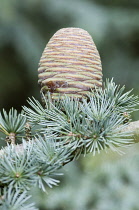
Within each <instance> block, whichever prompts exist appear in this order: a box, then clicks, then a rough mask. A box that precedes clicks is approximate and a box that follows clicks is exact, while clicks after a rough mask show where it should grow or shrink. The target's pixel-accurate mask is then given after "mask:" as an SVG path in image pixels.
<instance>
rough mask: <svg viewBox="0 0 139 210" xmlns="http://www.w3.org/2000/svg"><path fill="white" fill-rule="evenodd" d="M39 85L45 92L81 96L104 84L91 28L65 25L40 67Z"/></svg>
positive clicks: (49, 45) (44, 56) (54, 37)
mask: <svg viewBox="0 0 139 210" xmlns="http://www.w3.org/2000/svg"><path fill="white" fill-rule="evenodd" d="M38 73H39V84H40V86H41V92H42V93H44V95H45V94H46V93H47V91H50V92H51V93H52V99H57V98H58V97H59V95H61V96H62V95H64V94H66V95H69V96H71V95H73V96H74V97H77V98H81V97H82V96H85V95H86V94H88V92H89V91H90V90H91V89H94V88H95V87H101V86H102V67H101V60H100V56H99V53H98V51H97V49H96V46H95V44H94V42H93V40H92V38H91V36H90V35H89V34H88V32H87V31H85V30H83V29H80V28H63V29H60V30H59V31H57V32H56V33H55V34H54V35H53V37H52V38H51V39H50V41H49V42H48V44H47V45H46V48H45V49H44V52H43V54H42V57H41V59H40V63H39V68H38Z"/></svg>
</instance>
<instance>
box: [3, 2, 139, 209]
mask: <svg viewBox="0 0 139 210" xmlns="http://www.w3.org/2000/svg"><path fill="white" fill-rule="evenodd" d="M64 27H80V28H83V29H85V30H87V31H88V32H89V33H90V34H91V36H92V37H93V39H94V42H95V43H96V45H97V48H98V50H99V52H100V56H101V59H102V66H103V75H104V80H105V78H112V77H114V81H115V82H116V83H117V84H121V85H126V90H129V89H131V88H133V93H134V94H139V1H138V0H132V1H128V0H113V1H111V0H24V1H21V0H0V109H2V108H5V109H6V110H9V109H10V108H11V107H14V108H16V109H18V110H21V107H22V105H25V104H27V102H26V100H27V98H28V97H31V96H34V97H36V98H37V99H39V100H40V95H39V87H38V85H37V79H38V78H37V68H38V63H39V59H40V57H41V54H42V51H43V49H44V47H45V45H46V43H47V42H48V41H49V39H50V38H51V36H52V35H53V34H54V33H55V32H56V31H57V30H58V29H60V28H64ZM133 118H134V120H137V119H139V112H138V113H136V114H134V116H133ZM138 151H139V147H138V145H134V146H133V147H131V148H129V149H128V150H126V151H125V152H126V155H124V156H120V155H116V154H113V153H111V152H108V153H107V154H106V153H101V154H100V155H97V156H96V157H92V155H88V156H87V157H85V158H80V160H79V161H76V162H74V163H71V164H68V165H67V166H66V167H65V168H64V169H63V171H64V174H65V176H64V177H60V180H61V184H60V186H59V187H55V188H54V189H51V190H48V191H49V193H48V195H47V194H45V193H42V192H40V191H38V190H37V189H36V190H33V196H34V198H35V200H36V202H37V206H38V207H39V209H41V210H45V209H48V210H49V209H50V210H65V209H66V210H139V201H138V195H139V178H138V177H139V155H138Z"/></svg>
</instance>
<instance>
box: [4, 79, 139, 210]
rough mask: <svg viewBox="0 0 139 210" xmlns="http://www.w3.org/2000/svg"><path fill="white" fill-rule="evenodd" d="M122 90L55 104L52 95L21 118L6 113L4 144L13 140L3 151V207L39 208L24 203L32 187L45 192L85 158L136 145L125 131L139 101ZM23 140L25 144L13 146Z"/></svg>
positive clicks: (108, 88)
mask: <svg viewBox="0 0 139 210" xmlns="http://www.w3.org/2000/svg"><path fill="white" fill-rule="evenodd" d="M123 91H124V87H120V86H117V85H116V84H115V83H114V82H113V80H111V81H109V80H107V81H106V83H105V84H104V88H103V89H102V88H100V89H96V90H95V91H93V92H90V93H89V94H88V97H87V98H82V100H77V99H76V100H75V99H74V98H72V97H71V98H70V97H68V96H66V95H65V96H64V97H63V98H62V99H61V98H59V100H56V101H53V102H52V101H51V97H50V93H48V97H47V98H45V97H44V96H43V97H44V100H43V101H44V102H45V106H43V105H41V103H40V102H39V101H38V100H36V99H35V98H33V99H29V100H28V103H29V105H30V107H26V106H24V107H23V111H22V112H21V113H20V114H17V111H16V110H14V109H13V108H12V109H11V110H10V111H9V113H6V112H5V111H3V113H1V114H0V127H1V130H0V131H1V133H4V135H5V138H6V140H7V136H8V137H9V138H11V136H10V134H11V133H12V134H13V133H14V134H15V136H14V142H13V141H11V142H10V143H11V144H9V143H7V146H6V147H5V148H2V149H1V151H0V156H1V162H0V187H1V193H2V196H1V208H3V209H4V208H5V209H6V208H9V209H18V206H19V205H20V209H22V206H23V207H24V206H26V209H35V207H33V204H28V203H27V202H26V200H28V198H29V197H28V192H29V190H30V188H31V187H32V185H34V186H38V187H39V188H40V189H41V190H43V191H46V190H47V187H50V188H51V187H52V186H54V185H57V184H58V183H59V180H57V178H56V177H57V176H58V175H61V173H60V172H59V169H61V168H62V167H63V166H64V165H65V164H67V163H68V162H70V161H72V160H74V159H77V158H79V156H80V155H81V154H84V155H86V153H93V155H95V154H96V152H98V153H100V151H101V150H106V151H107V149H108V148H110V149H111V150H113V151H118V152H120V150H119V148H120V147H127V146H129V145H130V144H132V143H133V137H132V135H133V134H132V133H129V132H127V131H126V129H125V128H126V126H127V125H128V123H129V121H130V119H129V114H131V113H132V112H133V111H136V106H137V105H138V97H137V96H134V95H131V94H130V93H131V91H128V92H126V93H124V92H123ZM125 113H126V114H125ZM127 117H128V118H127ZM125 119H126V120H125ZM28 130H29V132H28ZM28 134H29V135H28ZM20 135H22V136H20ZM19 136H20V137H22V138H21V139H22V142H21V144H15V143H16V142H17V140H18V138H19ZM26 196H27V197H26Z"/></svg>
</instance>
